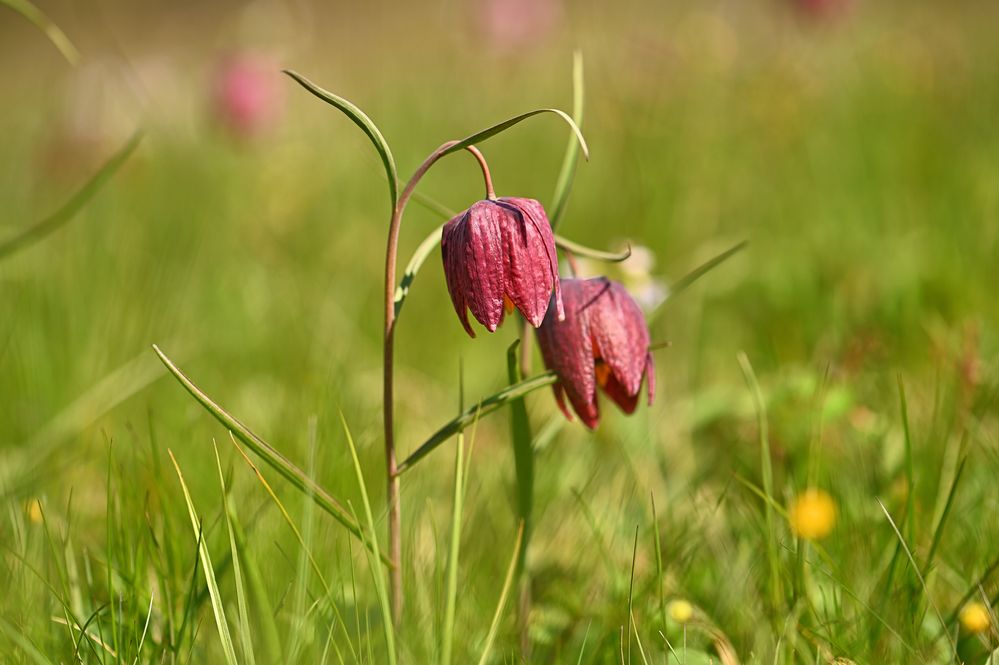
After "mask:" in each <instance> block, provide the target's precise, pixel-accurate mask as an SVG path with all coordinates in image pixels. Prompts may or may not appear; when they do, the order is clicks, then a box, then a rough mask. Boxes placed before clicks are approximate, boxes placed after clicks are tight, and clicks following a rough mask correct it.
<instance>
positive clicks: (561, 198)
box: [550, 50, 585, 229]
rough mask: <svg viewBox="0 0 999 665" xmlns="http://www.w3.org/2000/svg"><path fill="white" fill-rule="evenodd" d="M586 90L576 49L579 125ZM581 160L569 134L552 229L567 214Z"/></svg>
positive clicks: (557, 183) (575, 96) (580, 56)
mask: <svg viewBox="0 0 999 665" xmlns="http://www.w3.org/2000/svg"><path fill="white" fill-rule="evenodd" d="M584 97H585V90H584V89H583V53H582V51H578V50H577V51H576V52H574V53H573V54H572V119H573V120H574V121H575V123H576V125H577V126H578V127H582V126H583V101H584ZM578 161H579V141H577V140H576V137H575V136H571V135H570V136H569V143H568V145H566V147H565V157H563V158H562V168H561V169H560V170H559V174H558V180H556V181H555V195H554V196H552V207H551V217H550V219H551V223H552V229H555V228H557V227H558V225H559V222H561V221H562V217H563V215H565V209H566V206H567V204H568V203H569V194H570V193H571V192H572V182H573V179H574V177H575V175H576V163H577V162H578Z"/></svg>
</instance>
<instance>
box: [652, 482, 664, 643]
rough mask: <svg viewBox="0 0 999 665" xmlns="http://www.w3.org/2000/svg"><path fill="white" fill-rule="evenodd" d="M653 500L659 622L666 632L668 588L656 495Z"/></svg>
mask: <svg viewBox="0 0 999 665" xmlns="http://www.w3.org/2000/svg"><path fill="white" fill-rule="evenodd" d="M650 497H651V500H652V537H653V538H655V551H656V587H657V589H658V594H657V595H658V599H659V620H660V621H661V622H662V629H663V630H666V588H665V585H664V584H663V551H662V542H661V540H660V538H659V515H658V514H657V513H656V495H655V493H652V494H650Z"/></svg>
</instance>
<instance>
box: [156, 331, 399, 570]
mask: <svg viewBox="0 0 999 665" xmlns="http://www.w3.org/2000/svg"><path fill="white" fill-rule="evenodd" d="M153 350H154V351H155V352H156V355H157V356H159V358H160V361H162V363H163V364H164V365H165V366H166V368H167V369H168V370H169V371H170V373H171V374H173V376H174V378H175V379H177V381H179V382H180V384H181V385H182V386H184V389H185V390H187V392H188V393H190V394H191V396H192V397H194V399H196V400H197V401H198V403H199V404H201V406H203V407H204V408H205V410H206V411H208V412H209V413H210V414H212V416H214V417H215V419H216V420H218V421H219V422H220V423H222V425H223V426H225V427H226V428H227V429H228V430H229V431H230V432H232V434H233V435H234V436H235V437H236V438H237V439H239V440H240V441H242V442H243V444H244V445H246V446H247V447H248V448H249V449H250V450H252V451H253V452H254V453H255V454H256V455H257V456H259V457H260V458H261V459H262V460H264V461H265V462H267V464H268V465H270V466H271V467H272V468H273V469H274V470H275V471H277V472H278V473H280V474H281V475H282V476H283V477H284V478H285V480H287V481H288V482H290V483H291V484H292V485H293V486H294V487H295V488H296V489H298V490H299V491H300V492H305V493H307V494H309V495H310V496H311V497H312V498H313V501H315V502H316V505H318V506H319V507H320V508H322V509H323V510H325V511H326V512H327V513H329V514H330V515H331V516H332V517H333V519H335V520H336V521H338V522H340V524H342V525H343V526H344V527H345V528H346V529H347V530H348V531H350V532H351V533H352V534H354V535H355V536H356V537H357V538H358V539H359V540H360V541H361V542H362V543H364V544H365V546H367V547H371V543H368V542H367V540H366V539H365V538H364V536H363V535H362V534H361V529H360V526H359V525H358V524H357V523H356V522H355V521H354V520H353V518H352V517H351V516H350V513H348V512H347V510H346V509H345V508H344V507H343V506H342V505H340V502H338V501H337V500H336V499H334V498H333V497H332V496H331V495H330V494H329V492H327V491H326V490H325V489H323V488H322V487H320V486H319V485H318V484H317V483H316V482H315V481H314V480H312V479H311V478H309V476H308V474H306V473H305V472H304V471H302V470H301V469H300V468H298V466H296V465H295V464H294V463H293V462H292V461H291V460H289V459H288V458H287V457H285V456H284V455H283V454H281V453H280V452H278V451H277V449H275V448H274V447H273V446H271V445H270V444H269V443H267V442H266V441H264V440H263V439H261V438H260V437H259V436H257V435H256V434H254V433H253V432H252V431H251V430H250V429H249V428H248V427H247V426H246V425H244V424H243V423H241V422H240V421H239V420H237V419H236V418H234V417H233V416H231V415H229V413H228V412H226V410H225V409H223V408H222V407H221V406H219V405H218V404H217V403H216V402H215V401H214V400H212V398H211V397H209V396H208V395H207V394H205V392H204V391H202V390H201V388H198V386H196V385H194V383H193V382H192V381H191V380H190V379H189V378H187V376H186V375H185V374H184V373H183V372H182V371H180V368H178V367H177V366H176V365H175V364H174V363H173V361H172V360H170V358H168V357H167V356H166V354H165V353H163V351H161V350H160V348H159V347H158V346H156V345H155V344H154V345H153ZM386 563H387V560H386Z"/></svg>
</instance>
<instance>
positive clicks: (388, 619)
mask: <svg viewBox="0 0 999 665" xmlns="http://www.w3.org/2000/svg"><path fill="white" fill-rule="evenodd" d="M340 422H341V423H342V424H343V432H344V435H346V437H347V446H348V448H350V459H351V461H352V462H353V463H354V473H355V474H356V475H357V485H358V487H359V489H360V490H361V502H362V503H363V505H364V516H365V518H366V519H367V526H368V533H369V534H370V535H371V545H372V547H373V550H372V551H373V552H374V555H375V559H376V560H377V559H378V558H379V557H380V556H381V553H380V550H379V547H378V536H377V534H376V533H375V518H374V514H373V513H372V512H371V500H370V499H369V498H368V488H367V486H366V485H365V483H364V472H363V471H361V460H360V459H359V458H358V457H357V447H356V446H355V445H354V437H353V435H351V433H350V428H349V427H348V426H347V419H346V418H345V417H344V415H343V412H340ZM369 568H370V569H371V577H372V578H373V580H374V583H375V590H376V592H377V593H378V605H379V607H380V608H381V611H382V627H383V630H384V631H385V648H386V649H387V650H388V659H389V665H395V662H396V650H395V624H394V622H393V621H392V606H391V604H390V603H389V597H388V580H387V579H386V577H385V570H384V569H383V568H382V567H381V566H379V565H376V564H372V565H371V566H369Z"/></svg>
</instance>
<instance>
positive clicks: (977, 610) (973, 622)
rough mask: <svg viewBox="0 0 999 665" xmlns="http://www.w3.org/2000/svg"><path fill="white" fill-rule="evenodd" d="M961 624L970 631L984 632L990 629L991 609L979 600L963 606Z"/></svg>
mask: <svg viewBox="0 0 999 665" xmlns="http://www.w3.org/2000/svg"><path fill="white" fill-rule="evenodd" d="M960 619H961V626H962V627H963V628H964V629H965V630H966V631H968V632H969V633H973V634H974V633H984V632H985V631H986V630H988V629H989V610H988V608H986V607H985V605H982V604H981V603H978V602H971V603H968V604H967V605H965V606H964V607H962V608H961V615H960Z"/></svg>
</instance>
